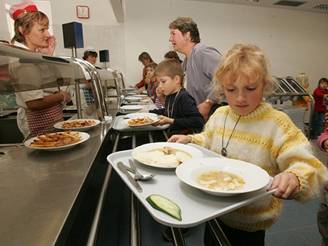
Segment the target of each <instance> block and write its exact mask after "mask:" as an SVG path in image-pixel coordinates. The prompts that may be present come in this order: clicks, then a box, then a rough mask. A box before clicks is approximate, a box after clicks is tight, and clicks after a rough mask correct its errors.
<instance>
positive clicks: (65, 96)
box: [58, 91, 71, 103]
mask: <svg viewBox="0 0 328 246" xmlns="http://www.w3.org/2000/svg"><path fill="white" fill-rule="evenodd" d="M58 93H60V94H61V95H62V96H63V102H64V103H67V102H69V101H71V94H69V93H68V92H67V91H60V92H58Z"/></svg>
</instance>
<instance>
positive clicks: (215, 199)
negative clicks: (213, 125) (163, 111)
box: [107, 142, 272, 227]
mask: <svg viewBox="0 0 328 246" xmlns="http://www.w3.org/2000/svg"><path fill="white" fill-rule="evenodd" d="M147 145H151V144H147ZM153 145H156V146H155V148H151V149H149V148H148V147H140V148H139V147H137V148H135V149H134V150H125V151H119V152H115V153H112V154H110V155H108V157H107V161H108V162H109V163H110V165H111V166H112V167H113V168H114V170H115V171H116V172H117V173H118V175H119V176H120V177H121V178H122V180H123V181H124V182H125V183H126V185H127V186H128V187H129V188H130V189H131V191H132V192H133V193H134V194H135V196H136V197H137V198H138V199H139V201H140V202H141V203H142V204H143V206H144V207H145V208H146V209H147V210H148V212H149V213H150V214H151V216H152V217H153V218H154V219H155V220H156V221H158V222H159V223H161V224H164V225H167V226H173V227H191V226H195V225H198V224H201V223H203V222H205V221H208V220H211V219H213V218H216V217H218V216H220V215H223V214H226V213H228V212H231V211H233V210H236V209H238V208H240V207H242V206H245V205H247V204H250V203H252V202H254V201H256V200H258V199H260V198H262V197H264V196H268V195H270V194H271V193H272V192H268V191H266V189H267V187H268V185H269V183H270V181H271V177H269V176H266V175H267V174H264V176H265V177H266V178H264V179H265V181H263V183H262V184H261V185H262V186H258V187H260V188H258V187H257V188H256V189H254V190H252V191H245V192H237V194H228V195H227V194H218V193H220V192H217V191H214V192H213V191H212V193H214V194H211V192H207V191H206V187H205V188H204V187H196V185H193V184H188V182H190V180H188V178H189V179H190V176H188V174H187V175H186V177H187V178H186V179H187V180H183V179H182V178H181V177H178V176H177V175H176V172H178V170H179V169H180V166H181V167H183V165H184V163H188V162H192V161H193V160H196V163H199V162H202V161H204V160H206V159H207V158H214V159H215V161H219V162H222V161H223V163H224V162H225V161H227V163H229V161H230V159H227V158H225V157H222V156H221V155H218V154H217V153H214V152H212V151H210V150H207V149H205V148H202V147H200V146H198V145H194V144H188V145H185V146H186V147H189V148H178V147H176V146H174V145H172V143H165V142H163V143H154V144H153ZM164 147H169V148H171V150H170V151H171V152H170V153H168V154H172V153H173V152H172V149H173V150H180V151H181V150H182V151H184V152H185V154H187V155H190V157H189V158H187V159H184V160H183V163H182V164H181V165H180V164H178V165H177V168H174V167H171V168H162V167H161V166H157V165H165V164H164V163H162V164H158V163H157V164H156V165H153V164H151V163H152V160H149V159H147V158H146V159H138V155H137V152H138V151H140V153H142V152H145V151H165V152H167V150H163V149H162V148H164ZM138 148H139V149H138ZM198 151H199V152H200V153H201V154H196V155H194V153H196V152H198ZM139 157H140V156H139ZM149 158H150V157H149ZM170 158H171V157H170ZM175 158H176V159H177V160H179V158H181V157H180V156H179V155H178V154H176V157H175ZM197 158H198V159H199V160H198V161H197ZM202 158H203V159H202ZM150 159H151V158H150ZM157 159H159V158H157ZM131 161H132V162H133V163H134V164H135V165H136V166H137V169H138V170H139V171H140V172H143V173H152V174H154V175H155V176H154V177H153V178H152V179H151V180H149V181H143V182H141V181H139V182H138V183H139V185H140V186H141V191H140V189H137V188H136V187H135V186H134V185H133V183H132V182H131V181H130V180H129V178H128V177H127V175H126V173H125V172H122V171H121V169H119V168H118V166H117V164H118V163H121V164H119V165H121V166H122V164H123V165H125V166H126V167H129V164H130V162H131ZM206 162H209V163H211V161H209V160H206V161H205V162H204V163H206ZM191 165H193V164H191ZM195 165H197V164H195ZM191 169H192V168H191ZM197 170H198V169H197ZM200 170H201V171H202V172H204V171H218V170H213V167H211V168H210V169H206V168H205V169H200ZM223 170H224V171H227V172H228V173H230V172H231V173H234V171H233V170H230V169H229V170H226V169H223ZM180 171H181V170H180ZM264 173H265V172H264ZM189 174H190V175H194V174H195V173H194V172H193V171H189ZM200 174H201V173H200ZM238 175H240V176H242V177H244V176H243V175H244V173H243V172H240V173H238ZM246 181H247V179H246V178H245V182H246ZM236 187H237V186H236ZM139 188H140V187H139ZM237 188H238V187H237ZM226 192H228V193H229V191H226ZM221 193H222V192H221ZM223 193H224V192H223ZM232 193H233V192H232ZM154 195H155V196H158V195H159V196H160V197H163V198H165V199H166V200H168V201H169V203H170V201H171V202H172V203H173V204H174V206H176V207H178V208H179V210H180V212H181V216H179V219H177V218H174V217H172V216H169V215H168V214H167V213H163V212H161V211H159V210H157V209H155V208H154V207H156V206H154V203H153V202H150V200H151V199H150V198H152V197H153V196H154ZM170 206H171V207H172V204H170ZM174 206H173V207H174ZM195 211H197V213H195Z"/></svg>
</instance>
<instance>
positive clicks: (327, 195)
mask: <svg viewBox="0 0 328 246" xmlns="http://www.w3.org/2000/svg"><path fill="white" fill-rule="evenodd" d="M325 98H327V95H326V96H325ZM324 101H326V103H324V104H325V107H327V106H328V104H327V100H324ZM327 140H328V113H326V114H325V131H324V132H323V133H321V135H320V136H319V138H318V145H319V147H320V149H321V150H322V151H325V152H328V141H327ZM327 166H328V164H327V163H326V167H327ZM317 223H318V228H319V232H320V234H321V237H322V245H325V246H328V184H327V183H326V185H324V187H323V189H322V191H321V199H320V207H319V210H318V213H317Z"/></svg>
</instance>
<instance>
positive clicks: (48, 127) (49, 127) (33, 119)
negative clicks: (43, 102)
mask: <svg viewBox="0 0 328 246" xmlns="http://www.w3.org/2000/svg"><path fill="white" fill-rule="evenodd" d="M25 110H26V118H27V123H28V127H29V129H30V133H31V134H33V135H39V134H43V133H46V132H50V131H53V126H54V124H55V123H57V122H59V121H63V120H64V116H63V105H61V104H57V105H55V106H52V107H50V108H46V109H41V110H29V109H25Z"/></svg>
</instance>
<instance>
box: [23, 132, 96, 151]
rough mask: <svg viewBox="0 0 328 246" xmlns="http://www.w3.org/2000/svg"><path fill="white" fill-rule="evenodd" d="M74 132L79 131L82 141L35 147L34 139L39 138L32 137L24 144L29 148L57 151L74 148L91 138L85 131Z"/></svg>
mask: <svg viewBox="0 0 328 246" xmlns="http://www.w3.org/2000/svg"><path fill="white" fill-rule="evenodd" d="M56 133H59V132H56ZM72 133H78V134H79V135H80V139H81V140H80V141H78V142H76V143H72V144H67V145H64V146H58V147H33V146H30V144H31V143H32V142H33V141H34V139H37V138H38V137H34V138H30V139H28V140H26V141H25V142H24V145H25V146H26V147H27V148H29V149H39V150H51V151H57V150H64V149H69V148H72V147H74V146H76V145H78V144H80V143H83V142H85V141H87V140H88V139H89V138H90V135H89V134H88V133H85V132H72Z"/></svg>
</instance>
